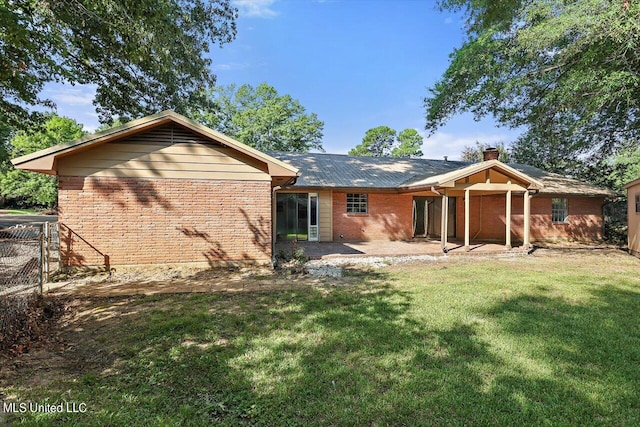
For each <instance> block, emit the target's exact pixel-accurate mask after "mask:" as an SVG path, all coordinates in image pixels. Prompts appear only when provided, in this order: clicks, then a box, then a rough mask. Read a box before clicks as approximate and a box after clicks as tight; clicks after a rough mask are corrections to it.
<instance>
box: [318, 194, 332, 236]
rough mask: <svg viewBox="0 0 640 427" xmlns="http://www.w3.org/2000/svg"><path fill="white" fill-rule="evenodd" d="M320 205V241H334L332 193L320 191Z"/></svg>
mask: <svg viewBox="0 0 640 427" xmlns="http://www.w3.org/2000/svg"><path fill="white" fill-rule="evenodd" d="M318 204H319V205H320V211H319V218H318V225H319V228H320V231H319V240H320V241H321V242H330V241H332V240H333V224H332V221H333V213H332V204H333V196H332V194H331V191H318Z"/></svg>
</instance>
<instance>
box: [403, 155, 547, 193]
mask: <svg viewBox="0 0 640 427" xmlns="http://www.w3.org/2000/svg"><path fill="white" fill-rule="evenodd" d="M489 169H495V170H497V171H499V172H501V173H502V174H504V175H506V176H508V177H511V178H513V179H514V180H516V181H518V182H520V183H523V184H524V186H522V185H517V184H499V183H486V184H477V183H476V184H469V185H462V186H461V185H460V184H456V181H459V180H461V179H464V178H467V177H469V176H471V175H475V174H477V173H479V172H482V171H485V170H489ZM507 187H508V188H507ZM429 188H442V189H449V188H450V189H456V188H457V189H466V188H469V189H470V190H482V191H507V190H509V189H511V190H514V191H526V190H540V189H542V188H544V185H543V184H542V183H541V182H540V181H538V180H536V179H534V178H532V177H530V176H529V175H526V174H524V173H522V172H520V171H518V170H516V169H514V168H512V167H511V166H509V165H507V164H505V163H502V162H501V161H498V160H488V161H484V162H481V163H475V164H473V165H469V166H467V167H464V168H461V169H456V170H454V171H451V172H447V173H445V174H442V175H436V176H432V177H428V178H424V179H422V180H418V181H414V182H410V183H407V184H406V185H405V186H403V187H402V189H403V190H406V191H412V190H418V189H429Z"/></svg>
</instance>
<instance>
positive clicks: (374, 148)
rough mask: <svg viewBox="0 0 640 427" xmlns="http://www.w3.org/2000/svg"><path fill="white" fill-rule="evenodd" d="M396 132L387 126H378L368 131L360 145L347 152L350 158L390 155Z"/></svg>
mask: <svg viewBox="0 0 640 427" xmlns="http://www.w3.org/2000/svg"><path fill="white" fill-rule="evenodd" d="M395 140H396V131H395V130H393V129H391V128H390V127H389V126H378V127H375V128H372V129H369V130H368V131H367V132H366V133H365V134H364V138H362V143H360V144H358V145H356V146H355V147H354V148H352V149H351V150H350V151H349V155H350V156H370V157H385V156H389V155H391V150H392V146H393V143H394V142H395Z"/></svg>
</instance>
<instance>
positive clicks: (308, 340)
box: [0, 252, 640, 426]
mask: <svg viewBox="0 0 640 427" xmlns="http://www.w3.org/2000/svg"><path fill="white" fill-rule="evenodd" d="M639 268H640V260H638V259H635V258H632V257H629V256H627V255H623V254H621V253H615V252H612V253H609V254H604V255H603V254H600V255H593V254H588V253H586V254H579V255H572V254H562V255H558V256H538V255H534V256H531V257H526V258H509V259H493V260H487V259H473V260H450V261H439V262H434V263H429V264H422V265H420V264H414V265H403V266H396V267H390V268H386V269H381V270H376V271H372V272H353V273H351V275H350V276H349V277H347V278H346V279H345V280H344V281H343V282H340V283H339V286H309V287H306V288H292V289H290V290H282V291H271V292H254V293H238V294H191V295H188V294H174V295H164V296H152V297H135V298H133V297H131V298H124V299H108V300H96V301H93V302H92V303H91V304H92V307H93V309H94V310H93V311H92V312H91V314H85V315H84V316H82V317H80V319H79V320H78V323H77V324H73V325H70V328H71V329H74V328H75V329H79V330H80V332H76V335H74V336H75V337H76V338H77V339H78V340H79V341H78V342H77V343H75V344H76V345H77V346H78V348H79V350H78V351H79V353H78V354H79V356H78V358H79V360H78V364H77V366H75V368H73V369H71V368H68V369H67V372H66V373H65V376H64V377H61V378H58V379H57V380H55V381H53V382H49V383H46V384H41V385H31V386H25V385H24V384H22V383H20V382H19V381H16V384H13V385H10V386H8V387H5V388H4V390H2V389H0V390H2V391H3V392H4V393H5V394H6V395H8V396H13V398H14V399H16V400H18V401H27V400H31V401H36V402H44V401H48V402H54V403H55V402H62V401H68V402H86V403H87V405H88V412H87V413H85V414H29V413H28V414H22V415H20V416H14V418H13V419H11V421H14V422H15V423H16V424H18V423H20V422H22V423H24V424H27V425H95V426H99V425H114V426H115V425H123V426H125V425H126V426H129V425H131V426H135V425H139V426H147V425H163V426H172V425H175V426H178V425H210V424H221V425H244V424H246V425H478V426H485V425H615V426H620V425H640V316H638V309H639V308H640V275H639V274H638V271H640V269H639Z"/></svg>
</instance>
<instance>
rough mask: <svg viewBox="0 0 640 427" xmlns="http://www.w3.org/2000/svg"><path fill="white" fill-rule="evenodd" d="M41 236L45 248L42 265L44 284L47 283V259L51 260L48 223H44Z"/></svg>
mask: <svg viewBox="0 0 640 427" xmlns="http://www.w3.org/2000/svg"><path fill="white" fill-rule="evenodd" d="M42 234H43V235H44V247H45V256H44V262H43V263H42V264H43V265H44V280H45V282H47V283H49V270H50V268H49V259H51V228H50V224H49V223H48V222H45V223H44V230H43V233H42Z"/></svg>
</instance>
